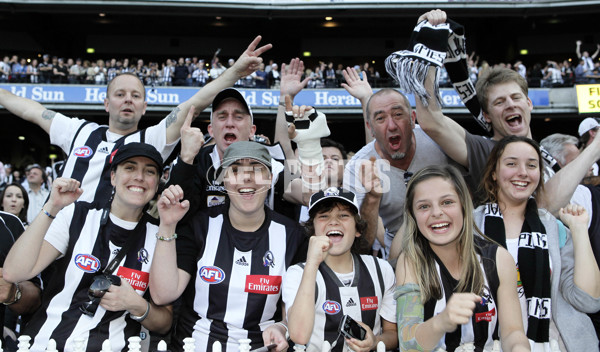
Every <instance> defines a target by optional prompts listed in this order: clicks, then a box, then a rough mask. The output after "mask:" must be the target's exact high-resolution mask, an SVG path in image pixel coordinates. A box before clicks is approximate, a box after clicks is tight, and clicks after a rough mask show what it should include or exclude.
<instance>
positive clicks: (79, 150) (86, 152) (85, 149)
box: [73, 146, 92, 158]
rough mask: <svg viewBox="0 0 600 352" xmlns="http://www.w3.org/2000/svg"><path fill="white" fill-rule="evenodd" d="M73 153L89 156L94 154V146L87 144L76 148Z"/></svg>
mask: <svg viewBox="0 0 600 352" xmlns="http://www.w3.org/2000/svg"><path fill="white" fill-rule="evenodd" d="M73 155H75V156H76V157H78V158H88V157H90V156H91V155H92V148H90V147H87V146H83V147H79V148H75V150H73Z"/></svg>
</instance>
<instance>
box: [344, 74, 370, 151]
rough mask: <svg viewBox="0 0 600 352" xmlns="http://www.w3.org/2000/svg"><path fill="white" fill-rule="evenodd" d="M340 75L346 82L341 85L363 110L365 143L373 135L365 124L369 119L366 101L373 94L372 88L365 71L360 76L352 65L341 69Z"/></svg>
mask: <svg viewBox="0 0 600 352" xmlns="http://www.w3.org/2000/svg"><path fill="white" fill-rule="evenodd" d="M342 76H344V80H345V81H346V83H342V84H341V85H342V87H343V88H344V89H345V90H346V91H347V92H348V93H349V94H350V95H351V96H353V97H355V98H356V99H358V100H359V101H360V105H361V106H362V110H363V122H364V128H365V144H367V143H369V142H371V141H372V140H373V135H372V134H371V131H370V129H369V127H368V125H367V121H368V120H369V116H367V103H368V102H369V99H370V98H371V95H373V89H372V88H371V85H370V84H369V81H367V74H366V72H364V71H363V72H362V78H360V75H359V74H358V72H356V70H355V69H353V68H352V67H346V69H345V70H343V71H342Z"/></svg>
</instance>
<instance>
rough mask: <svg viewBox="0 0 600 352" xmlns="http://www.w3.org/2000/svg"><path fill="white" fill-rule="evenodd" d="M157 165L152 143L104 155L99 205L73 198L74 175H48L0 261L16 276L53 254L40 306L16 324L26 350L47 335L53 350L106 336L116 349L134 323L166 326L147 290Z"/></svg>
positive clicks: (88, 344)
mask: <svg viewBox="0 0 600 352" xmlns="http://www.w3.org/2000/svg"><path fill="white" fill-rule="evenodd" d="M161 170H162V157H161V155H160V154H159V153H158V152H157V151H156V149H155V148H154V147H152V146H150V145H148V144H143V143H129V144H126V145H124V146H122V147H121V148H119V149H118V150H117V151H116V153H114V156H113V157H112V160H111V183H112V185H113V195H112V198H111V201H110V202H109V204H108V206H105V207H103V206H102V205H101V204H95V203H87V202H75V201H76V200H77V198H79V196H80V195H81V193H82V192H83V191H82V190H81V188H79V186H80V184H79V182H78V181H76V180H74V179H66V178H59V179H57V180H56V181H54V183H53V187H52V188H53V189H52V192H51V195H50V198H49V200H48V201H47V202H46V204H45V205H44V206H43V208H42V210H41V212H40V214H39V215H38V216H37V217H36V218H35V220H34V221H33V222H32V223H31V225H30V226H29V228H28V229H27V230H26V231H25V233H23V235H22V236H21V237H20V238H19V240H18V241H17V242H16V243H15V245H14V246H13V247H12V249H11V252H10V253H9V255H8V257H7V259H6V262H5V266H4V278H5V279H6V280H8V281H11V282H19V281H22V280H27V279H29V278H31V277H33V276H35V275H37V274H39V273H40V272H41V271H42V270H44V269H45V268H46V267H48V266H49V265H50V264H52V263H53V262H54V261H55V260H56V262H55V263H54V264H55V265H54V267H55V272H54V273H53V276H52V277H51V279H50V280H49V282H48V284H47V285H46V287H45V290H44V293H43V295H42V296H43V297H42V305H41V307H40V309H39V310H38V311H37V312H36V313H35V315H34V316H33V318H32V319H31V321H30V323H29V324H28V325H27V326H26V327H25V328H24V330H23V334H26V335H29V336H32V337H33V339H34V341H33V344H32V347H31V350H32V351H43V350H45V348H46V346H47V345H48V341H49V339H51V338H52V339H54V340H55V341H56V344H57V349H58V350H70V349H73V346H75V345H76V344H77V343H79V342H80V341H81V343H83V349H85V350H88V351H92V350H96V351H99V350H100V349H102V344H103V342H104V340H106V339H108V340H109V341H110V344H111V349H112V350H113V351H117V350H124V349H125V348H126V345H127V340H128V338H129V337H132V336H141V337H146V336H148V334H146V333H144V332H142V331H141V330H142V326H143V327H144V328H146V329H148V330H151V331H157V332H161V333H164V332H166V331H168V330H169V328H170V327H171V320H172V312H171V308H170V307H159V306H157V305H155V304H154V303H152V301H151V300H150V299H149V292H147V288H148V276H149V274H148V272H149V269H150V264H151V263H152V254H153V253H154V245H155V244H156V238H155V235H156V233H157V226H156V220H155V219H153V218H151V217H150V216H149V215H148V214H146V212H145V210H146V208H147V204H148V202H149V201H150V200H151V199H152V198H153V197H154V195H155V193H156V191H157V189H158V184H159V179H160V171H161ZM27 259H30V260H27ZM140 323H141V325H140Z"/></svg>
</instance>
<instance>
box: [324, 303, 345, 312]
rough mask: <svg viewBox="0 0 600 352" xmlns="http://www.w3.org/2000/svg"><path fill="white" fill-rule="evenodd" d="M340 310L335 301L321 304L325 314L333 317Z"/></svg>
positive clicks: (340, 307)
mask: <svg viewBox="0 0 600 352" xmlns="http://www.w3.org/2000/svg"><path fill="white" fill-rule="evenodd" d="M341 310H342V306H341V305H340V304H339V303H338V302H336V301H325V303H323V311H324V312H325V313H326V314H329V315H333V314H337V313H339V312H340V311H341Z"/></svg>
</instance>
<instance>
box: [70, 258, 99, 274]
mask: <svg viewBox="0 0 600 352" xmlns="http://www.w3.org/2000/svg"><path fill="white" fill-rule="evenodd" d="M75 265H77V267H78V268H79V269H81V270H83V271H85V272H86V273H95V272H96V271H98V270H99V269H100V260H98V258H96V257H94V256H93V255H91V254H77V256H76V257H75Z"/></svg>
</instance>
